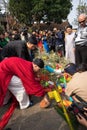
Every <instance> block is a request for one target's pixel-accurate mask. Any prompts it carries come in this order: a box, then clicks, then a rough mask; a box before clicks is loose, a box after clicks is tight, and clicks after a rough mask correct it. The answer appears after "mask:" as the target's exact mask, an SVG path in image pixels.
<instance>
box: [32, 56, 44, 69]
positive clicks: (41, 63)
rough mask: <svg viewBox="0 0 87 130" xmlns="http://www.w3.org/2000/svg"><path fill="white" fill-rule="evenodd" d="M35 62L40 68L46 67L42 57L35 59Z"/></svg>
mask: <svg viewBox="0 0 87 130" xmlns="http://www.w3.org/2000/svg"><path fill="white" fill-rule="evenodd" d="M33 63H34V64H36V65H37V66H39V67H40V68H44V62H43V60H42V59H39V58H36V59H34V60H33Z"/></svg>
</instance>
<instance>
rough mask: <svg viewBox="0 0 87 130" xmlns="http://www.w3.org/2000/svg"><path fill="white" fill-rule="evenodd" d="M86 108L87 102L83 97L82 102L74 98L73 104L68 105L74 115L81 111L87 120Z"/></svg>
mask: <svg viewBox="0 0 87 130" xmlns="http://www.w3.org/2000/svg"><path fill="white" fill-rule="evenodd" d="M79 99H80V98H79ZM84 108H87V102H85V101H84V100H83V99H81V100H80V102H76V101H75V100H73V102H72V104H71V105H70V106H69V107H68V111H69V112H72V113H73V114H74V115H78V113H80V114H81V115H82V116H83V117H84V118H85V119H86V120H87V116H86V115H85V114H84V112H86V111H85V110H84Z"/></svg>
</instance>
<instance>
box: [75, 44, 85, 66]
mask: <svg viewBox="0 0 87 130" xmlns="http://www.w3.org/2000/svg"><path fill="white" fill-rule="evenodd" d="M75 60H76V65H77V66H79V65H80V64H82V63H86V64H87V46H86V45H83V46H81V45H76V47H75Z"/></svg>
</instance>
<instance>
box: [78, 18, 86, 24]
mask: <svg viewBox="0 0 87 130" xmlns="http://www.w3.org/2000/svg"><path fill="white" fill-rule="evenodd" d="M78 22H79V24H80V26H85V24H86V19H85V18H84V17H79V19H78Z"/></svg>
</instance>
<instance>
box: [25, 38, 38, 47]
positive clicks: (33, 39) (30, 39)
mask: <svg viewBox="0 0 87 130" xmlns="http://www.w3.org/2000/svg"><path fill="white" fill-rule="evenodd" d="M27 42H29V43H31V44H34V45H37V39H36V37H35V36H31V37H29V38H28V40H27Z"/></svg>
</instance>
